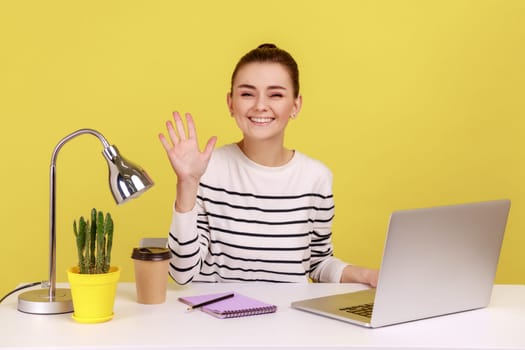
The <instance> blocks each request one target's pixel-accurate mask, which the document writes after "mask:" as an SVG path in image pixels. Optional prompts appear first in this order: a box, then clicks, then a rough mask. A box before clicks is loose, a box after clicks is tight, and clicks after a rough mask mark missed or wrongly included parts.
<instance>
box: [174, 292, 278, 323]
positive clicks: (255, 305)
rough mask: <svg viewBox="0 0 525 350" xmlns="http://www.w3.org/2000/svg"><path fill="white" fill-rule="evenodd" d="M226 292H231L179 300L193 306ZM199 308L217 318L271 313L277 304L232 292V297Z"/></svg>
mask: <svg viewBox="0 0 525 350" xmlns="http://www.w3.org/2000/svg"><path fill="white" fill-rule="evenodd" d="M227 294H231V292H226V293H215V294H203V295H194V296H189V297H181V298H179V301H181V302H182V303H184V304H186V305H190V306H193V305H197V304H200V303H203V302H206V301H208V300H212V299H216V298H219V297H221V296H223V295H227ZM201 310H202V311H204V312H206V313H209V314H210V315H213V316H215V317H218V318H231V317H242V316H252V315H259V314H266V313H272V312H275V311H277V306H276V305H273V304H268V303H265V302H263V301H260V300H257V299H253V298H250V297H247V296H245V295H242V294H239V293H234V296H233V297H231V298H228V299H224V300H220V301H218V302H216V303H212V304H208V305H205V306H202V307H201Z"/></svg>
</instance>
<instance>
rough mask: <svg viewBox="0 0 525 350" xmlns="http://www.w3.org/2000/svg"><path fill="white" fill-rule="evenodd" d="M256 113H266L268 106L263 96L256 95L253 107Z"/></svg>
mask: <svg viewBox="0 0 525 350" xmlns="http://www.w3.org/2000/svg"><path fill="white" fill-rule="evenodd" d="M254 108H255V110H256V111H266V110H268V105H267V103H266V98H265V96H264V95H258V96H257V98H256V99H255V106H254Z"/></svg>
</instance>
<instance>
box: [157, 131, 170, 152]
mask: <svg viewBox="0 0 525 350" xmlns="http://www.w3.org/2000/svg"><path fill="white" fill-rule="evenodd" d="M159 140H160V143H161V144H162V146H163V147H164V149H165V150H166V152H168V151H169V150H170V149H171V144H170V143H169V141H168V140H167V139H166V136H164V135H163V134H159Z"/></svg>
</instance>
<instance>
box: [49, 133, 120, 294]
mask: <svg viewBox="0 0 525 350" xmlns="http://www.w3.org/2000/svg"><path fill="white" fill-rule="evenodd" d="M83 134H91V135H94V136H96V137H97V138H98V139H99V140H100V142H102V144H103V145H104V149H105V150H106V149H108V148H109V147H110V144H109V142H108V141H107V140H106V138H105V137H104V136H103V135H102V134H101V133H100V132H98V131H96V130H93V129H79V130H77V131H74V132H72V133H71V134H69V135H67V136H66V137H64V138H63V139H62V140H60V141H59V142H58V144H57V145H56V146H55V148H54V150H53V154H52V156H51V166H50V176H49V181H50V186H49V189H50V190H49V242H50V243H49V300H54V298H55V290H56V224H55V219H56V215H55V205H56V200H55V199H56V160H57V156H58V152H59V151H60V149H61V148H62V146H64V144H65V143H67V142H68V141H69V140H71V139H73V138H75V137H77V136H79V135H83Z"/></svg>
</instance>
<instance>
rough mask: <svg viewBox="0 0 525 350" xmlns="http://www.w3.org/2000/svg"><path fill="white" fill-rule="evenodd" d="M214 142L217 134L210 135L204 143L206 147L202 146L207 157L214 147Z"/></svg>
mask: <svg viewBox="0 0 525 350" xmlns="http://www.w3.org/2000/svg"><path fill="white" fill-rule="evenodd" d="M216 143H217V136H213V137H211V138H210V139H209V140H208V142H207V143H206V147H205V148H204V152H203V153H204V155H205V156H206V158H207V159H209V158H210V157H211V153H212V152H213V149H214V148H215V144H216Z"/></svg>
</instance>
